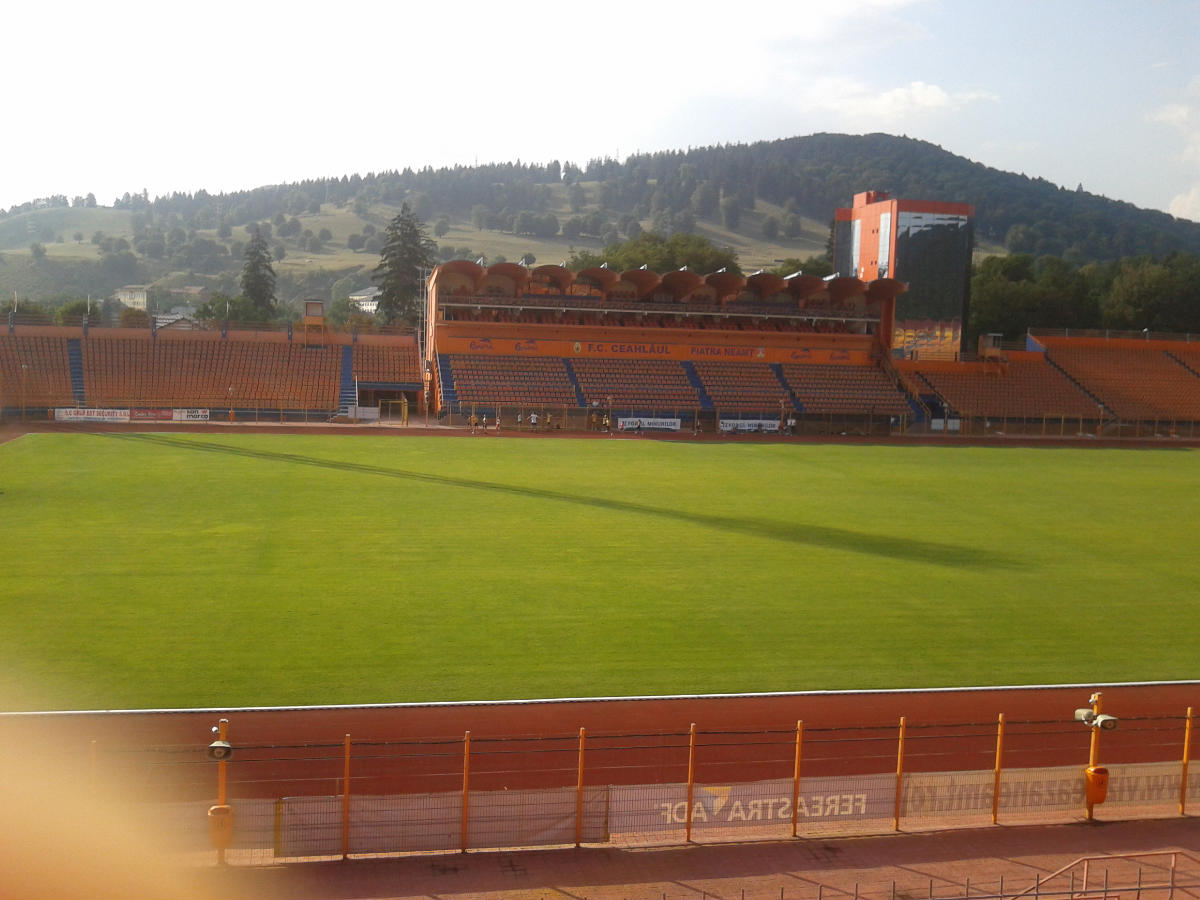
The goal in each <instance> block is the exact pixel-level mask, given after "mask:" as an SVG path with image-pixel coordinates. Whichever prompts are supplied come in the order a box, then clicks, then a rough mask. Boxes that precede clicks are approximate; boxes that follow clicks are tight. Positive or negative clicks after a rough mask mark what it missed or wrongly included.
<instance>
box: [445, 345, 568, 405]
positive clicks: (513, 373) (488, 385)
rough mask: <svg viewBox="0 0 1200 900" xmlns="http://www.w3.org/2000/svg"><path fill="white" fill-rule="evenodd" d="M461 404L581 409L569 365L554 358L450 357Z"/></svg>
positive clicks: (455, 386)
mask: <svg viewBox="0 0 1200 900" xmlns="http://www.w3.org/2000/svg"><path fill="white" fill-rule="evenodd" d="M450 371H451V373H452V375H453V378H454V388H455V391H456V393H457V395H458V400H459V402H460V403H466V404H471V403H484V404H505V405H514V406H578V404H579V401H578V397H577V396H576V394H575V387H574V385H573V384H571V378H570V376H569V375H568V374H567V368H566V365H565V364H564V363H563V361H562V359H561V358H559V357H551V356H470V355H466V354H451V355H450Z"/></svg>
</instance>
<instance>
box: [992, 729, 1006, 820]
mask: <svg viewBox="0 0 1200 900" xmlns="http://www.w3.org/2000/svg"><path fill="white" fill-rule="evenodd" d="M1003 756H1004V713H1000V715H999V717H998V718H997V719H996V780H995V783H994V784H993V785H992V824H993V825H995V824H996V818H997V817H998V816H999V814H1000V772H1001V771H1002V769H1003Z"/></svg>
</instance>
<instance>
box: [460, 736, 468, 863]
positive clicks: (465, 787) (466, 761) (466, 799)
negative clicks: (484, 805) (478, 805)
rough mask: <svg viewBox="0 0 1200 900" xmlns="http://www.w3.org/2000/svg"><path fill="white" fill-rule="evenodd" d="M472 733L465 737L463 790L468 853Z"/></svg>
mask: <svg viewBox="0 0 1200 900" xmlns="http://www.w3.org/2000/svg"><path fill="white" fill-rule="evenodd" d="M470 787H471V732H469V731H468V732H466V734H464V735H463V789H462V829H461V832H460V834H461V837H462V841H461V843H462V847H461V850H462V852H463V853H466V852H467V817H468V816H469V815H470V813H471V794H470Z"/></svg>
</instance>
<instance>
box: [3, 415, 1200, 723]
mask: <svg viewBox="0 0 1200 900" xmlns="http://www.w3.org/2000/svg"><path fill="white" fill-rule="evenodd" d="M0 491H2V492H3V493H2V494H0V540H2V546H3V548H4V556H3V565H2V570H0V620H2V621H3V623H4V625H3V635H4V638H3V658H4V661H5V662H4V666H5V669H6V670H5V672H4V675H3V677H4V678H5V679H7V680H8V681H9V685H8V686H7V688H6V690H7V692H8V694H9V696H10V698H12V699H10V700H8V701H5V706H7V708H10V709H11V708H76V709H82V708H134V707H138V708H141V707H200V706H250V705H290V704H325V703H371V702H400V701H422V700H463V699H497V698H528V697H571V696H575V697H582V696H615V695H644V694H675V693H713V692H740V691H787V690H817V689H834V688H900V687H922V686H943V685H996V684H1032V683H1060V682H1093V681H1113V680H1143V679H1146V680H1149V679H1176V678H1194V677H1196V675H1197V670H1196V664H1195V660H1196V654H1195V648H1194V645H1195V621H1196V618H1197V612H1198V611H1200V559H1198V552H1197V549H1196V547H1197V538H1196V535H1197V534H1198V533H1200V527H1198V526H1200V505H1198V504H1197V503H1196V499H1195V498H1196V497H1197V496H1198V495H1200V456H1198V455H1197V454H1196V453H1194V452H1172V451H1134V450H1096V449H1081V450H1066V449H1048V448H1047V449H1024V448H1003V449H993V448H972V447H882V446H881V447H869V446H839V445H816V444H802V443H755V442H750V441H747V442H738V441H730V442H728V443H719V442H702V443H689V442H671V441H661V440H572V439H564V440H523V439H504V438H496V437H494V436H492V437H487V438H465V437H457V436H456V437H444V438H443V437H394V436H361V435H353V436H344V437H330V436H312V437H308V436H294V435H278V436H262V435H244V434H236V433H229V434H142V435H138V434H33V435H27V436H25V437H22V438H20V439H18V440H16V441H13V442H10V443H8V444H4V445H0Z"/></svg>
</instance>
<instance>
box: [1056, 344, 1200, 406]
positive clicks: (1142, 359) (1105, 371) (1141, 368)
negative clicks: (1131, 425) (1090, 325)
mask: <svg viewBox="0 0 1200 900" xmlns="http://www.w3.org/2000/svg"><path fill="white" fill-rule="evenodd" d="M1042 340H1043V342H1044V344H1045V346H1046V357H1047V359H1048V360H1050V362H1051V363H1052V364H1054V365H1055V366H1057V367H1059V368H1060V369H1061V370H1062V371H1063V372H1064V373H1065V374H1066V375H1067V376H1068V377H1070V378H1071V379H1072V380H1074V381H1075V382H1076V383H1077V384H1079V385H1080V386H1081V387H1082V388H1083V389H1084V390H1086V391H1087V392H1088V393H1089V394H1091V395H1092V396H1094V397H1096V398H1098V399H1099V400H1100V402H1102V403H1103V404H1104V406H1105V407H1106V408H1107V409H1108V410H1110V411H1111V412H1112V414H1113V415H1114V416H1115V417H1117V418H1118V419H1120V420H1122V421H1126V422H1138V421H1144V422H1195V421H1198V420H1200V352H1198V350H1197V348H1196V347H1195V346H1194V345H1189V344H1187V343H1179V342H1171V341H1153V342H1152V341H1148V340H1141V341H1138V340H1129V339H1123V340H1121V339H1118V340H1106V339H1103V338H1061V339H1055V338H1044V339H1042ZM1189 363H1190V365H1189Z"/></svg>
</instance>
